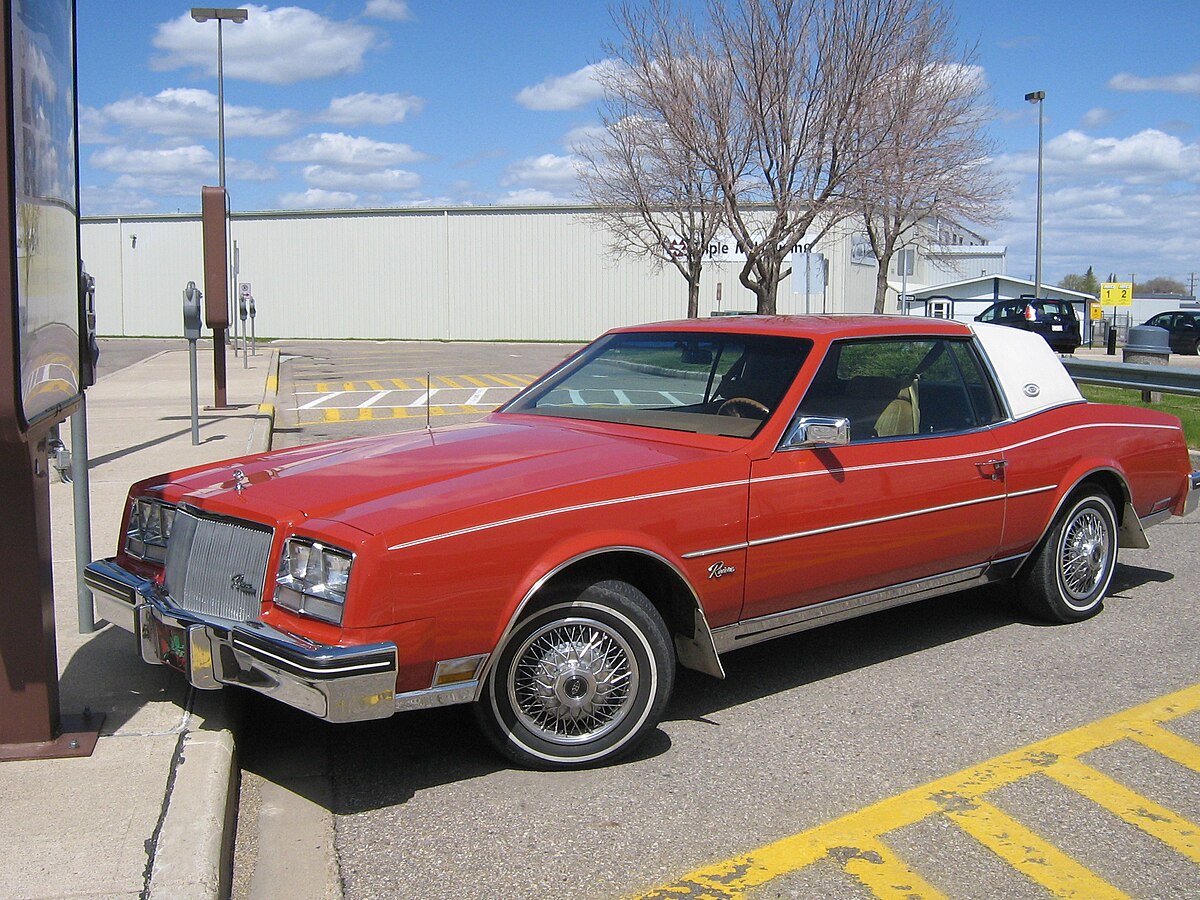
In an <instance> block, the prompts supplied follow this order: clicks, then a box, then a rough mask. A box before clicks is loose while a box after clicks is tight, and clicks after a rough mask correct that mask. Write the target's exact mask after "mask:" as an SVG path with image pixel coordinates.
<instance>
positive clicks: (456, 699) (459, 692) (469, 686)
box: [396, 681, 483, 712]
mask: <svg viewBox="0 0 1200 900" xmlns="http://www.w3.org/2000/svg"><path fill="white" fill-rule="evenodd" d="M482 687H483V683H482V682H480V681H464V682H463V683H462V684H448V685H445V686H443V687H432V688H426V689H425V690H423V691H409V692H408V693H407V694H397V695H396V712H408V711H409V710H413V709H432V708H434V707H437V706H453V705H454V704H456V703H471V702H473V701H474V700H475V697H476V696H477V695H478V694H479V691H480V689H481V688H482Z"/></svg>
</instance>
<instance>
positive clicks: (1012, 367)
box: [971, 322, 1083, 419]
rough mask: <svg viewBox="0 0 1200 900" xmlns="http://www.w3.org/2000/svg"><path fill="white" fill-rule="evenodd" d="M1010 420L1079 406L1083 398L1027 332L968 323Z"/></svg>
mask: <svg viewBox="0 0 1200 900" xmlns="http://www.w3.org/2000/svg"><path fill="white" fill-rule="evenodd" d="M971 328H972V329H973V330H974V331H975V335H976V337H978V338H979V342H980V343H981V344H982V345H983V349H984V352H985V353H987V355H988V359H989V360H991V363H992V368H993V369H994V370H995V372H996V377H997V379H998V380H999V382H1000V389H1001V390H1002V391H1003V392H1004V396H1005V398H1006V399H1007V400H1008V407H1009V409H1010V410H1012V414H1013V417H1014V418H1017V419H1023V418H1025V417H1026V416H1032V415H1034V414H1035V413H1039V412H1042V411H1044V410H1047V409H1051V408H1053V407H1055V406H1062V405H1063V404H1066V403H1079V402H1081V401H1082V400H1083V395H1082V394H1080V393H1079V388H1078V387H1077V386H1076V385H1075V382H1074V381H1072V380H1071V376H1070V375H1068V374H1067V370H1066V369H1065V368H1063V364H1062V363H1061V362H1060V361H1059V359H1058V356H1057V355H1056V354H1055V353H1054V351H1053V350H1051V349H1050V345H1049V344H1047V343H1046V341H1045V339H1044V338H1043V337H1042V336H1041V335H1039V334H1034V333H1033V332H1031V331H1022V330H1021V329H1019V328H1008V327H1006V326H1003V325H985V324H983V323H982V322H972V323H971Z"/></svg>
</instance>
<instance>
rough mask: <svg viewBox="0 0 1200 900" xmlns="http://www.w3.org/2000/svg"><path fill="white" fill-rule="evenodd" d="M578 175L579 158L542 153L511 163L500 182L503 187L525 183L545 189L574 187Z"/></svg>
mask: <svg viewBox="0 0 1200 900" xmlns="http://www.w3.org/2000/svg"><path fill="white" fill-rule="evenodd" d="M578 175H579V160H578V159H577V158H576V157H574V156H557V155H555V154H553V153H543V154H542V155H541V156H530V157H527V158H525V159H522V160H518V161H517V162H515V163H513V164H512V165H511V166H509V167H508V171H507V173H506V174H505V176H504V178H502V179H501V181H500V184H501V185H503V186H504V187H509V186H512V185H527V186H530V187H534V188H542V189H546V190H554V189H564V188H574V186H575V184H576V179H577V178H578Z"/></svg>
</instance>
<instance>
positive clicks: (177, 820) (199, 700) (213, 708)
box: [145, 693, 238, 900]
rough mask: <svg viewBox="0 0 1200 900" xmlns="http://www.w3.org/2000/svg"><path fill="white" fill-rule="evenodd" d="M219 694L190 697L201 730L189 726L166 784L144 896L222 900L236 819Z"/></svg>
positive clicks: (232, 744) (229, 723)
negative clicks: (201, 711) (201, 719)
mask: <svg viewBox="0 0 1200 900" xmlns="http://www.w3.org/2000/svg"><path fill="white" fill-rule="evenodd" d="M224 700H225V697H224V695H223V694H217V695H212V696H204V695H200V694H199V693H194V694H193V704H192V705H193V712H192V713H191V715H190V716H189V718H195V717H196V715H197V711H200V710H203V711H204V715H203V722H202V724H201V727H199V728H197V729H195V730H193V729H192V727H191V726H190V725H189V727H188V729H187V730H186V731H184V733H183V734H181V735H180V737H179V748H178V750H177V751H176V753H175V758H174V760H173V762H172V766H171V777H170V780H169V781H168V783H167V796H166V799H165V801H164V808H163V816H162V819H161V820H160V822H159V827H158V831H157V833H156V836H155V842H154V848H153V851H152V862H151V864H150V872H149V877H148V878H147V885H146V893H145V896H146V897H147V898H161V900H175V898H179V900H193V898H194V900H210V898H218V897H228V896H229V885H230V883H231V877H232V872H231V862H232V860H231V848H232V846H233V838H234V826H235V823H236V821H237V816H236V810H237V793H238V767H237V744H236V740H235V738H234V732H235V730H236V723H235V722H234V721H233V720H232V718H233V717H232V716H231V715H230V713H229V711H228V706H227V705H226V704H225V702H224Z"/></svg>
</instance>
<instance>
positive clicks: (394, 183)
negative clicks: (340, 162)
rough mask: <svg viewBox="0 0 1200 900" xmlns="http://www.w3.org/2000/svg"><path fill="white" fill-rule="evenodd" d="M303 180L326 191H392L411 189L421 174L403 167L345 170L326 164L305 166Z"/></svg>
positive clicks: (417, 184) (418, 184)
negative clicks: (364, 170) (356, 170)
mask: <svg viewBox="0 0 1200 900" xmlns="http://www.w3.org/2000/svg"><path fill="white" fill-rule="evenodd" d="M304 180H305V181H306V182H308V183H309V184H310V185H312V186H313V187H314V188H319V189H322V190H326V191H339V190H340V191H349V190H354V191H375V192H377V193H394V192H396V191H411V190H414V189H416V188H418V187H420V185H421V176H420V175H418V174H416V173H415V172H406V171H404V170H403V169H380V170H377V171H374V172H347V171H346V170H344V169H333V168H330V167H328V166H306V167H305V169H304Z"/></svg>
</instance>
